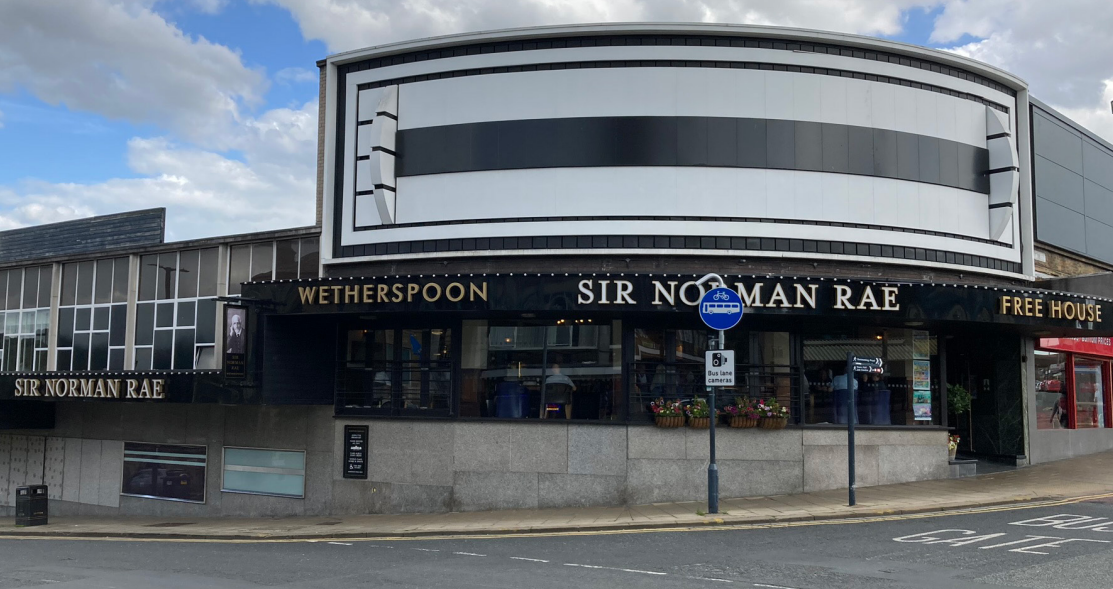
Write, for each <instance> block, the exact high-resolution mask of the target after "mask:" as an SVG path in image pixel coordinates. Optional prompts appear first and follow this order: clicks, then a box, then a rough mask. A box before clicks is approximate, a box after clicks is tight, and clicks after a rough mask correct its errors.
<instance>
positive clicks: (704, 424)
mask: <svg viewBox="0 0 1113 589" xmlns="http://www.w3.org/2000/svg"><path fill="white" fill-rule="evenodd" d="M684 413H685V414H686V415H687V416H688V427H690V428H692V429H707V428H709V427H711V407H709V406H708V405H707V400H706V399H693V400H692V403H691V404H690V405H685V406H684ZM716 413H718V412H716Z"/></svg>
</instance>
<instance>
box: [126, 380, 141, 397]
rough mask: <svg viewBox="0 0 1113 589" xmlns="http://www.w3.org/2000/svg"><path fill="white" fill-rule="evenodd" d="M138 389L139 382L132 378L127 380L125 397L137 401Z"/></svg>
mask: <svg viewBox="0 0 1113 589" xmlns="http://www.w3.org/2000/svg"><path fill="white" fill-rule="evenodd" d="M138 387H139V381H137V380H135V379H134V378H129V379H128V395H127V398H128V399H138V398H139V393H138V392H137V391H136V389H137V388H138Z"/></svg>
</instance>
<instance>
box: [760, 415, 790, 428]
mask: <svg viewBox="0 0 1113 589" xmlns="http://www.w3.org/2000/svg"><path fill="white" fill-rule="evenodd" d="M786 425H788V418H787V417H762V418H761V429H784V428H785V426H786Z"/></svg>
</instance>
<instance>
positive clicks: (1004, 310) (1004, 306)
mask: <svg viewBox="0 0 1113 589" xmlns="http://www.w3.org/2000/svg"><path fill="white" fill-rule="evenodd" d="M1000 302H1001V310H1000V311H998V313H1000V314H1002V315H1008V314H1009V303H1010V302H1012V297H1001V301H1000Z"/></svg>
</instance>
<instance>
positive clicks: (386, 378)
mask: <svg viewBox="0 0 1113 589" xmlns="http://www.w3.org/2000/svg"><path fill="white" fill-rule="evenodd" d="M340 354H341V359H340V362H339V363H338V374H337V386H338V390H337V394H336V412H337V413H338V414H341V415H437V416H447V415H449V414H450V413H451V409H452V407H451V404H452V380H453V359H452V358H453V355H452V330H451V329H448V328H436V327H432V328H403V329H362V328H353V329H349V330H347V331H346V332H345V333H344V334H343V339H342V342H341V352H340Z"/></svg>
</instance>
